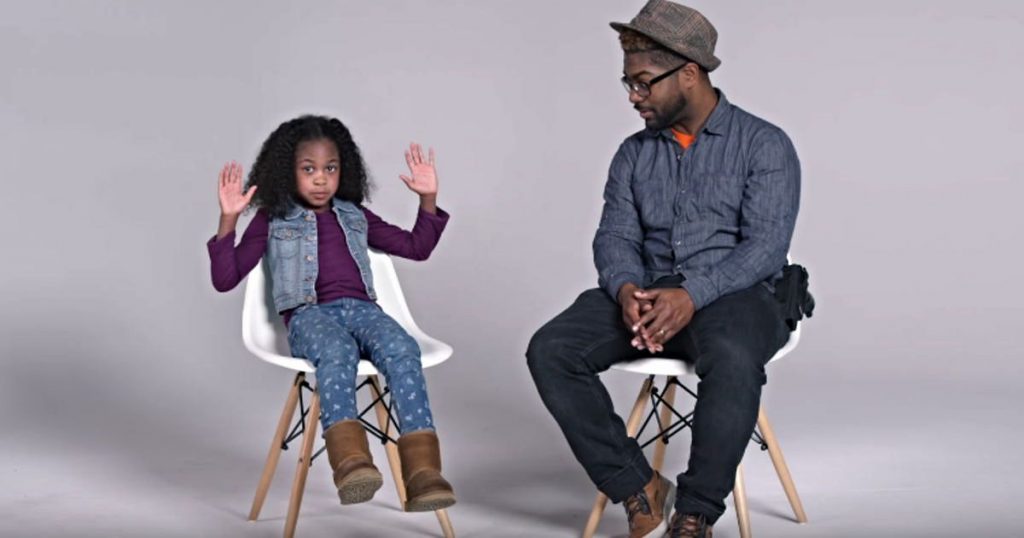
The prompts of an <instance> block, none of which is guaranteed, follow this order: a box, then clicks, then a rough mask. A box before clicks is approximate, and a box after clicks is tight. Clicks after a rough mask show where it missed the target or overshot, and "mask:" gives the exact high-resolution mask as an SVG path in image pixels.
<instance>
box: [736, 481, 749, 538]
mask: <svg viewBox="0 0 1024 538" xmlns="http://www.w3.org/2000/svg"><path fill="white" fill-rule="evenodd" d="M732 502H733V504H734V505H735V506H736V521H737V522H738V523H739V525H740V538H750V511H749V510H747V488H746V486H745V485H744V484H743V465H742V464H741V465H737V466H736V484H735V486H733V488H732Z"/></svg>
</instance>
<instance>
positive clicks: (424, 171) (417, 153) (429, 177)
mask: <svg viewBox="0 0 1024 538" xmlns="http://www.w3.org/2000/svg"><path fill="white" fill-rule="evenodd" d="M405 162H406V163H408V164H409V174H410V175H411V176H412V177H409V176H402V175H400V176H398V177H400V178H402V181H404V182H405V185H406V186H407V187H409V189H410V190H412V192H415V193H416V194H418V195H420V196H431V195H434V194H437V170H435V169H434V148H430V152H429V158H428V159H424V158H423V150H422V149H421V148H420V145H419V144H417V143H415V142H413V143H412V144H409V149H408V150H406V152H405Z"/></svg>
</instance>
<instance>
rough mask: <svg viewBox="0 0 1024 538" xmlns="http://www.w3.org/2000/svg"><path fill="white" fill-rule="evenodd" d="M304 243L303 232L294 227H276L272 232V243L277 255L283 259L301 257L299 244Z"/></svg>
mask: <svg viewBox="0 0 1024 538" xmlns="http://www.w3.org/2000/svg"><path fill="white" fill-rule="evenodd" d="M301 241H302V230H300V229H298V228H292V227H284V226H281V227H276V228H274V229H273V230H271V232H270V243H271V247H270V248H272V249H274V251H275V254H276V255H277V256H280V257H281V258H285V259H287V258H294V257H296V256H298V255H299V246H300V245H299V243H300V242H301Z"/></svg>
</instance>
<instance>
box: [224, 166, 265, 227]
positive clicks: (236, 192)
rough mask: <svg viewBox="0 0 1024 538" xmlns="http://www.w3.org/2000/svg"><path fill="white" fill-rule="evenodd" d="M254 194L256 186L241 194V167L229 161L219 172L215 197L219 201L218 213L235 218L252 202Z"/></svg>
mask: <svg viewBox="0 0 1024 538" xmlns="http://www.w3.org/2000/svg"><path fill="white" fill-rule="evenodd" d="M254 194H256V185H253V186H252V187H249V190H248V191H246V192H244V193H243V192H242V165H240V164H238V163H236V162H234V161H231V162H229V163H227V164H225V165H224V168H222V169H221V170H220V183H219V188H218V189H217V195H218V198H219V199H220V212H221V214H223V215H228V216H237V215H239V214H241V213H242V210H244V209H245V208H246V206H248V205H249V202H250V201H252V196H253V195H254Z"/></svg>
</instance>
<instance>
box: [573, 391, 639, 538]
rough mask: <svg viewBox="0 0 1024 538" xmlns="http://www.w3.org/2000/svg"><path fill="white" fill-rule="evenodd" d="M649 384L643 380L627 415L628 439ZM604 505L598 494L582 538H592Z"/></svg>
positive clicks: (604, 500)
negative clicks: (631, 409)
mask: <svg viewBox="0 0 1024 538" xmlns="http://www.w3.org/2000/svg"><path fill="white" fill-rule="evenodd" d="M651 383H652V380H651V378H650V377H648V378H647V379H645V380H644V383H643V385H642V386H641V387H640V394H638V395H637V397H636V403H635V404H633V411H631V412H630V413H629V419H628V420H627V421H626V434H627V435H629V436H630V437H633V436H635V435H636V431H637V430H639V429H640V420H641V419H642V418H643V416H644V409H646V408H647V399H648V398H649V397H650V394H651ZM606 504H608V497H607V496H606V495H605V494H604V493H601V492H598V493H597V497H596V498H595V499H594V507H593V508H592V509H591V510H590V517H589V518H587V526H586V527H584V528H583V538H592V537H593V536H594V533H595V532H597V526H598V525H599V524H600V523H601V516H602V515H603V514H604V507H605V505H606Z"/></svg>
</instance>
